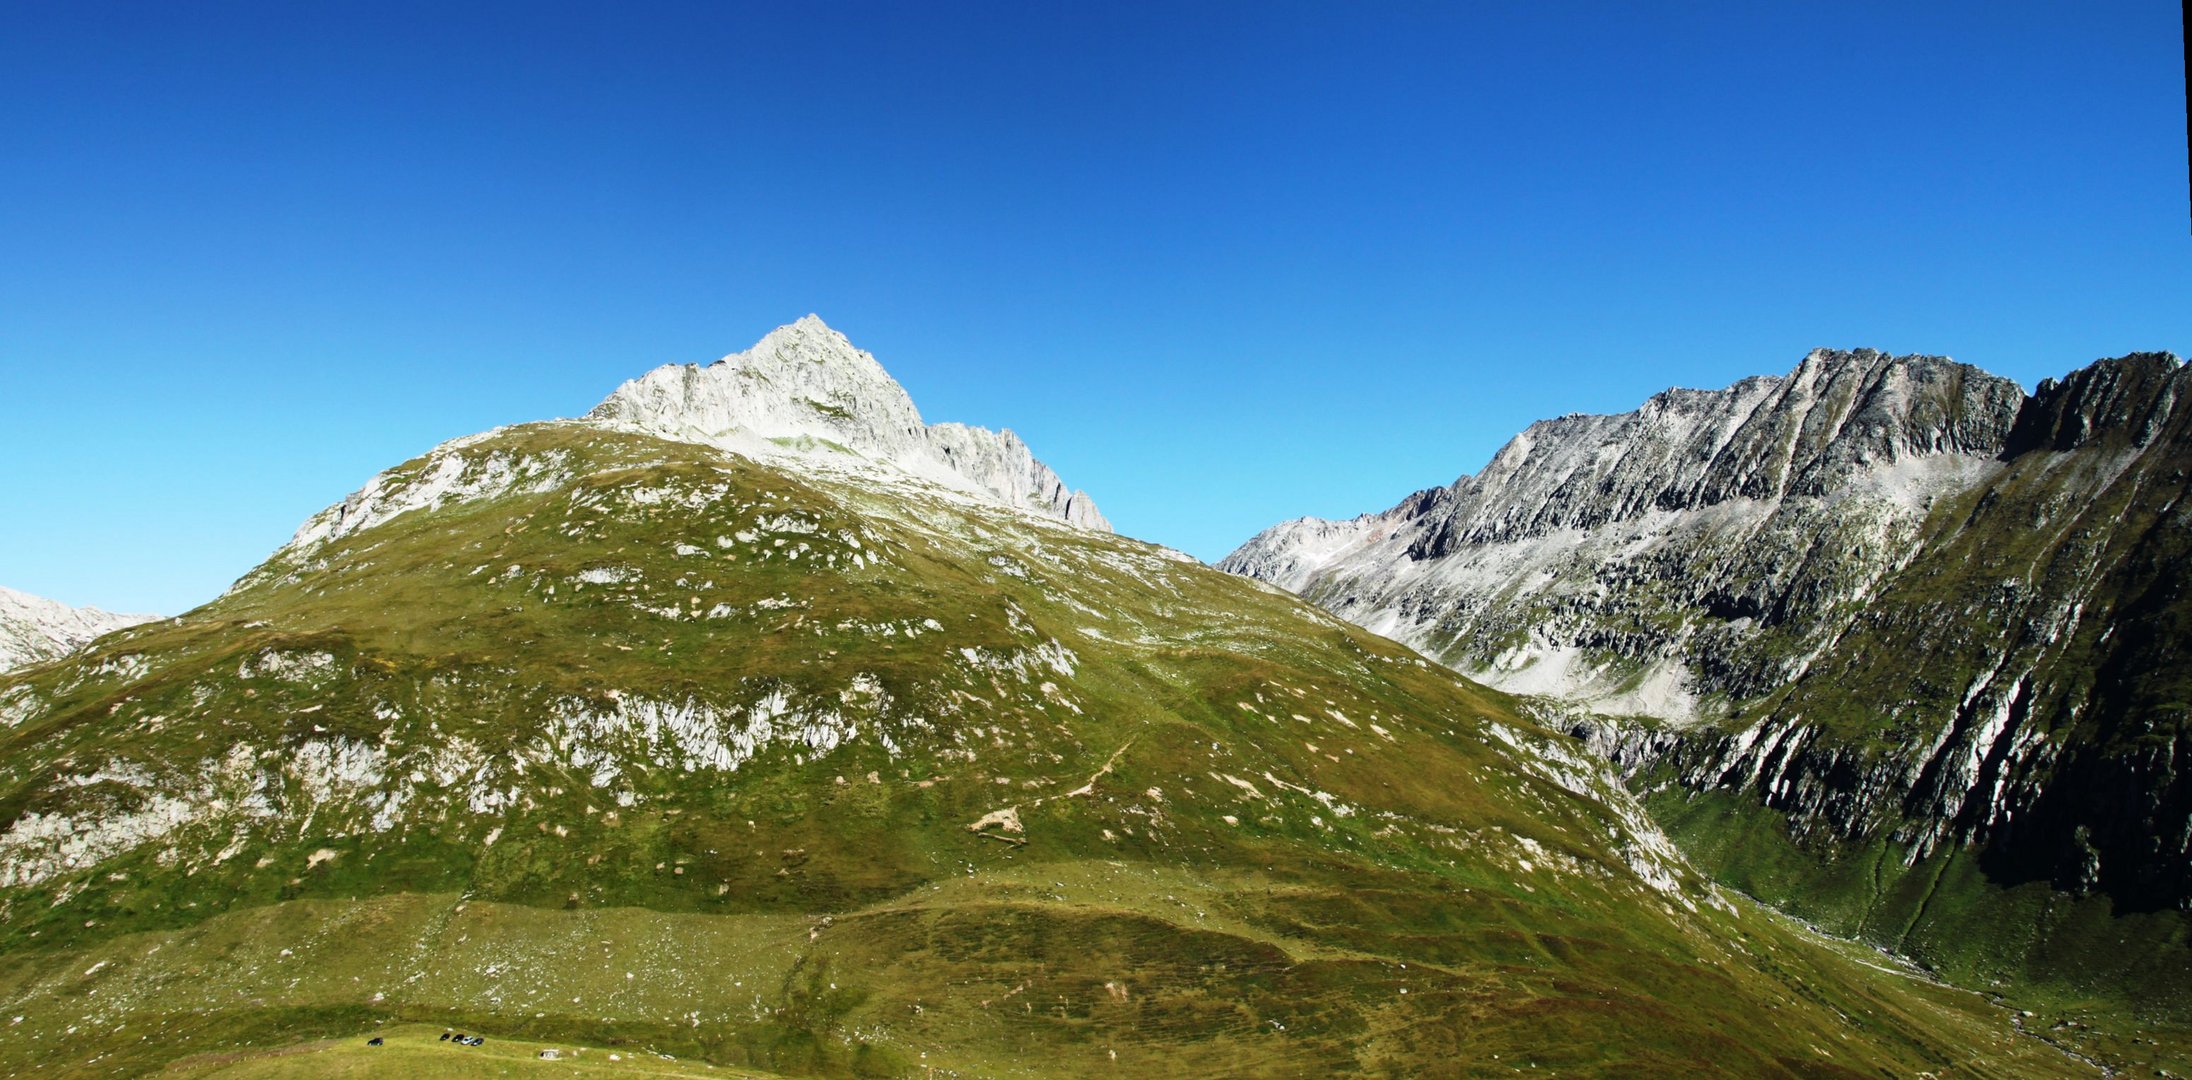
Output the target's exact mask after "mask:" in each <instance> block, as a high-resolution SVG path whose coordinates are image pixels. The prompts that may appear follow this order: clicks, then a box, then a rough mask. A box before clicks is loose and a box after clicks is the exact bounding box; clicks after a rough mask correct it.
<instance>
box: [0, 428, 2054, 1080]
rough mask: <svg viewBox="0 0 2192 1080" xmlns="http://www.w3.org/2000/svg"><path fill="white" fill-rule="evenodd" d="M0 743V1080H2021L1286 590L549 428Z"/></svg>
mask: <svg viewBox="0 0 2192 1080" xmlns="http://www.w3.org/2000/svg"><path fill="white" fill-rule="evenodd" d="M0 723H4V724H5V725H6V726H5V728H4V729H0V1025H5V1026H4V1027H0V1071H28V1070H31V1069H37V1068H46V1069H51V1068H56V1067H68V1068H72V1069H75V1070H79V1071H81V1072H83V1073H85V1074H87V1075H97V1074H103V1073H134V1072H141V1071H144V1070H146V1069H148V1068H151V1067H154V1066H157V1065H160V1064H162V1063H165V1062H168V1061H171V1060H175V1059H178V1058H183V1057H185V1056H187V1055H192V1054H198V1053H204V1052H215V1053H228V1052H241V1051H242V1050H245V1049H248V1048H250V1047H259V1046H270V1045H279V1044H283V1043H288V1042H294V1041H297V1040H301V1039H305V1038H308V1037H312V1038H316V1037H320V1036H337V1035H342V1036H346V1037H347V1036H349V1035H351V1034H353V1033H361V1034H362V1033H364V1032H368V1031H370V1030H373V1029H374V1027H375V1025H376V1024H387V1023H397V1022H404V1021H411V1022H422V1023H432V1024H440V1023H452V1024H462V1025H465V1026H466V1027H468V1028H475V1029H479V1030H481V1031H485V1032H489V1033H500V1034H504V1035H509V1036H525V1037H535V1038H539V1039H542V1040H569V1041H572V1042H574V1043H582V1044H586V1045H591V1046H597V1047H614V1046H644V1047H650V1048H653V1049H655V1050H658V1051H660V1052H665V1053H671V1054H674V1055H676V1056H677V1057H679V1058H681V1059H688V1060H690V1059H699V1060H701V1061H703V1062H714V1063H718V1064H724V1065H740V1066H747V1067H756V1068H764V1069H770V1070H776V1071H784V1072H824V1073H833V1074H849V1073H871V1074H880V1075H893V1074H898V1075H919V1074H921V1073H922V1071H923V1070H924V1069H929V1068H934V1069H937V1070H940V1071H944V1072H947V1073H949V1074H957V1075H1027V1076H1035V1075H1042V1076H1051V1075H1071V1074H1077V1073H1082V1072H1116V1071H1118V1070H1121V1069H1124V1070H1126V1071H1128V1072H1129V1073H1132V1074H1139V1075H1153V1074H1204V1075H1208V1074H1237V1075H1251V1074H1252V1075H1270V1074H1330V1073H1351V1072H1368V1073H1386V1074H1411V1075H1416V1074H1438V1073H1449V1074H1452V1073H1462V1074H1467V1073H1482V1072H1505V1071H1507V1070H1510V1069H1518V1070H1520V1071H1524V1072H1537V1073H1541V1074H1557V1075H1567V1076H1574V1075H1684V1076H1689V1075H1709V1074H1723V1075H1774V1074H1784V1075H1834V1074H1843V1075H1879V1074H1881V1073H1883V1072H1885V1073H1889V1074H1895V1075H1910V1074H1916V1073H1918V1072H1921V1071H1935V1072H1940V1071H1942V1070H1950V1069H1966V1070H1968V1071H1969V1072H1971V1073H1972V1074H1976V1075H2002V1076H2019V1075H2048V1074H2051V1073H2053V1072H2056V1071H2059V1070H2062V1069H2064V1068H2067V1067H2070V1065H2071V1063H2070V1062H2069V1060H2068V1059H2066V1058H2063V1057H2062V1056H2060V1055H2059V1054H2057V1053H2056V1052H2055V1051H2054V1050H2053V1049H2051V1048H2048V1047H2046V1046H2044V1045H2043V1044H2040V1043H2038V1042H2035V1041H2034V1040H2031V1039H2028V1038H2025V1037H2023V1036H2020V1035H2017V1034H2016V1033H2015V1032H2014V1031H2013V1030H2012V1029H2011V1027H2010V1021H2009V1017H2008V1016H2007V1014H2005V1013H2003V1012H2001V1011H2000V1010H1998V1009H1994V1008H1992V1007H1990V1006H1987V1005H1985V1004H1984V1003H1982V1002H1979V1001H1978V1000H1977V999H1975V998H1972V997H1970V996H1969V995H1963V994H1960V993H1957V992H1952V991H1948V990H1945V989H1942V988H1939V987H1935V986H1932V985H1930V984H1928V983H1926V982H1924V981H1922V980H1919V979H1915V978H1913V977H1911V976H1910V975H1909V974H1907V973H1903V972H1898V971H1890V970H1885V969H1883V968H1882V967H1880V966H1877V965H1876V962H1875V961H1871V960H1866V959H1865V958H1864V955H1863V954H1861V953H1855V952H1851V951H1849V950H1844V949H1838V948H1835V947H1831V946H1828V945H1825V944H1822V943H1821V942H1819V941H1818V940H1816V939H1813V938H1810V937H1808V936H1807V935H1805V934H1803V933H1801V932H1799V931H1797V930H1795V929H1792V928H1790V927H1788V926H1787V925H1785V924H1783V923H1781V922H1779V921H1777V920H1775V919H1774V918H1772V917H1770V916H1768V915H1766V914H1764V913H1762V912H1760V911H1758V910H1757V909H1755V908H1747V907H1743V906H1739V905H1736V904H1731V903H1729V902H1728V901H1727V900H1725V899H1723V898H1720V897H1718V896H1717V895H1716V894H1715V893H1714V892H1713V891H1712V890H1711V888H1710V887H1709V886H1707V885H1706V884H1705V883H1704V882H1703V880H1702V879H1701V878H1700V877H1699V876H1698V875H1696V874H1695V873H1694V872H1692V871H1691V870H1690V869H1689V868H1688V866H1687V864H1685V863H1684V862H1683V861H1682V860H1681V859H1680V858H1679V857H1678V856H1676V855H1674V854H1673V852H1672V851H1671V849H1669V848H1667V847H1666V846H1665V845H1664V844H1663V843H1662V842H1661V841H1660V840H1659V839H1658V836H1657V833H1656V832H1654V831H1652V830H1651V829H1650V827H1649V826H1648V824H1647V823H1646V822H1644V821H1643V819H1642V818H1641V816H1640V815H1639V814H1638V813H1637V810H1636V807H1635V804H1634V803H1633V802H1632V801H1631V800H1630V799H1629V798H1628V797H1627V796H1626V794H1624V793H1623V792H1622V791H1621V790H1620V789H1619V788H1618V786H1617V785H1615V784H1613V783H1612V782H1611V781H1610V780H1609V779H1608V778H1607V777H1606V776H1605V775H1604V774H1603V772H1602V771H1601V770H1600V769H1599V767H1598V766H1597V765H1596V764H1595V763H1594V762H1592V761H1591V760H1589V759H1588V758H1586V757H1585V756H1584V755H1583V754H1582V753H1581V752H1580V750H1579V749H1578V748H1577V747H1576V746H1575V745H1574V744H1572V743H1571V742H1570V741H1568V740H1566V739H1565V738H1564V737H1561V736H1557V735H1553V734H1550V733H1548V732H1546V731H1544V730H1542V729H1540V728H1538V727H1536V726H1535V725H1533V724H1532V723H1530V722H1529V721H1527V720H1525V719H1523V718H1522V717H1521V716H1520V715H1519V714H1518V713H1517V712H1516V711H1515V710H1514V709H1513V707H1512V706H1511V703H1510V702H1509V701H1508V700H1507V699H1505V698H1503V697H1501V696H1499V695H1496V694H1493V693H1490V692H1488V691H1485V690H1482V689H1481V688H1478V687H1475V686H1473V685H1471V684H1468V683H1466V682H1463V681H1460V680H1458V679H1456V678H1455V677H1453V676H1452V675H1451V674H1450V673H1447V672H1445V671H1444V670H1443V669H1440V668H1438V667H1436V666H1435V665H1432V664H1430V663H1428V662H1426V661H1425V660H1423V659H1422V658H1420V657H1418V656H1417V655H1415V654H1414V653H1412V652H1410V651H1408V650H1406V649H1404V648H1402V647H1400V646H1397V645H1395V644H1393V643H1391V642H1388V641H1385V640H1383V639H1381V638H1378V637H1375V636H1373V635H1370V634H1368V633H1365V632H1363V631H1361V630H1358V629H1355V628H1353V627H1350V626H1347V625H1344V624H1341V623H1339V622H1337V621H1336V620H1333V619H1331V618H1329V617H1326V616H1324V615H1322V614H1321V613H1318V612H1316V611H1315V610H1314V609H1311V608H1309V607H1307V606H1306V605H1304V604H1302V603H1300V602H1299V601H1297V600H1295V599H1293V598H1292V597H1289V596H1285V595H1282V594H1280V593H1278V592H1276V591H1274V590H1269V589H1266V588H1263V587H1260V586H1257V585H1255V584H1253V583H1251V582H1247V581H1244V580H1241V579H1238V578H1233V577H1230V576H1227V575H1223V574H1219V573H1217V572H1215V571H1211V570H1209V569H1207V568H1205V567H1202V566H1200V565H1197V564H1194V563H1192V562H1190V561H1183V560H1182V559H1179V558H1177V557H1175V556H1173V555H1171V554H1170V553H1167V552H1164V551H1162V550H1161V549H1157V548H1152V547H1149V546H1147V545H1143V544H1139V543H1136V542H1134V541H1131V540H1125V539H1121V538H1118V537H1114V536H1110V535H1108V534H1101V533H1094V532H1088V531H1083V530H1077V529H1073V528H1069V527H1066V526H1063V525H1060V524H1056V523H1053V522H1050V521H1047V520H1041V519H1037V518H1033V517H1029V516H1026V515H1022V514H1018V513H1015V512H1012V511H1009V510H1004V509H999V508H994V507H989V506H985V505H982V504H978V503H974V502H971V501H968V500H964V499H959V498H956V497H953V496H950V495H948V494H947V493H944V492H941V491H937V490H934V489H928V488H924V487H921V486H919V485H913V484H897V483H886V482H881V481H877V482H868V481H864V480H860V479H859V478H857V477H856V476H854V475H853V474H849V473H827V472H815V473H811V474H807V475H804V476H800V475H793V474H790V473H787V472H784V471H780V470H776V469H772V468H767V467H764V466H761V465H757V464H755V463H753V462H750V461H746V460H743V459H739V458H735V457H731V456H727V455H724V454H722V453H720V452H717V451H714V450H710V449H707V448H705V447H700V446H696V445H689V444H682V443H674V442H665V441H661V440H656V439H652V438H648V437H644V436H639V435H632V434H623V433H616V432H609V431H604V430H602V429H600V428H598V427H593V426H589V425H580V424H541V425H527V426H522V427H517V428H510V429H504V430H501V431H498V432H494V433H490V434H489V435H486V436H481V437H475V438H473V439H469V440H460V441H459V442H458V443H456V444H451V445H449V446H447V447H444V448H442V449H440V450H437V451H436V452H435V453H434V454H431V455H428V456H426V457H423V458H420V459H418V460H416V461H413V462H410V463H407V464H406V465H404V466H402V467H400V468H399V469H397V470H394V471H393V472H392V473H390V474H388V475H386V476H384V477H382V478H380V479H378V480H376V481H375V483H374V485H372V486H371V487H369V488H368V489H367V491H365V492H362V493H361V494H360V495H359V496H358V497H355V498H353V499H352V500H350V501H348V502H346V503H345V504H343V505H342V506H339V507H336V508H331V510H330V511H329V512H327V513H326V514H323V515H321V516H320V517H318V518H315V519H314V521H313V522H311V523H308V525H307V527H306V528H305V529H304V530H303V531H302V532H301V533H300V536H299V539H298V541H297V542H296V543H294V544H292V545H291V546H290V547H288V548H285V549H284V550H283V551H282V552H280V553H277V555H276V556H275V557H274V558H272V559H270V560H269V561H268V563H267V564H266V565H264V566H263V567H261V568H260V569H258V570H256V571H254V572H253V573H252V574H251V575H249V576H247V578H246V579H245V580H244V581H243V582H241V583H239V585H238V587H237V588H236V589H235V590H233V591H232V592H231V593H230V594H228V595H227V596H224V597H223V598H222V599H220V600H219V601H217V602H215V603H213V604H211V605H208V606H207V607H205V608H202V609H200V610H198V611H195V612H192V613H190V614H189V615H188V616H186V617H184V618H182V619H180V620H175V621H171V622H162V623H158V624H152V625H148V626H145V627H140V628H137V629H134V630H132V631H129V632H126V633H123V634H119V635H115V636H111V637H109V638H107V639H105V640H104V641H102V642H101V643H100V644H99V645H98V646H97V647H96V648H94V649H93V650H91V651H90V652H88V653H86V654H84V655H82V656H80V657H78V658H75V659H72V660H70V661H67V662H65V663H61V664H56V665H49V666H45V667H41V668H36V669H32V670H29V671H26V672H22V673H18V674H15V675H12V676H10V677H8V678H7V679H5V680H0ZM16 1016H20V1017H22V1019H21V1021H20V1022H15V1021H13V1020H12V1018H13V1017H16ZM239 1060H241V1059H239ZM1974 1061H1976V1062H1980V1063H1981V1064H1979V1065H1976V1066H1974V1065H1971V1064H1969V1063H1971V1062H1974Z"/></svg>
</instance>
